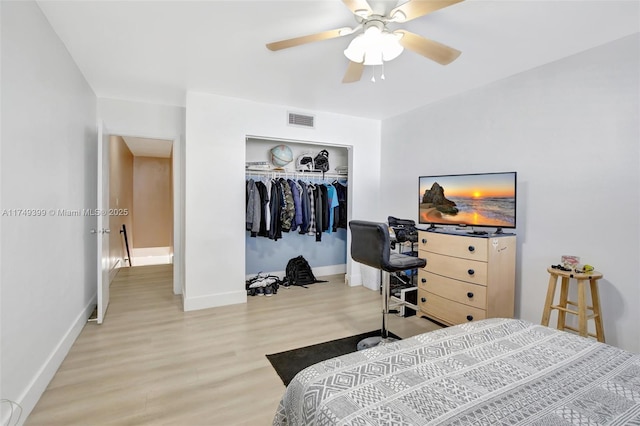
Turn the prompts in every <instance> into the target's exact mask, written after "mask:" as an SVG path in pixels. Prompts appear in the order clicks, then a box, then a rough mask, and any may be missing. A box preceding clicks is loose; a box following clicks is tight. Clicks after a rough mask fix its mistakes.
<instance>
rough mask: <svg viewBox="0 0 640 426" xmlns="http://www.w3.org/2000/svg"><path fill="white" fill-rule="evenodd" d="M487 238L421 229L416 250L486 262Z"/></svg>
mask: <svg viewBox="0 0 640 426" xmlns="http://www.w3.org/2000/svg"><path fill="white" fill-rule="evenodd" d="M487 240H488V238H478V237H464V236H453V237H452V236H451V235H447V234H438V233H435V232H425V231H421V232H420V233H419V237H418V250H426V251H429V252H431V253H440V254H446V255H447V256H454V257H461V258H464V259H473V260H480V261H484V262H486V261H487V259H488V254H487V253H488V248H487V244H488V243H487Z"/></svg>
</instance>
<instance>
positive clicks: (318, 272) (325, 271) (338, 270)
mask: <svg viewBox="0 0 640 426" xmlns="http://www.w3.org/2000/svg"><path fill="white" fill-rule="evenodd" d="M311 270H312V271H313V275H315V276H316V277H325V276H328V275H338V274H346V273H347V265H346V263H342V264H340V265H328V266H315V267H312V268H311ZM262 273H263V274H269V275H275V276H276V277H278V278H280V279H282V278H284V276H285V271H271V272H262ZM255 276H256V274H249V275H247V276H246V277H245V279H247V280H248V279H250V278H253V277H255Z"/></svg>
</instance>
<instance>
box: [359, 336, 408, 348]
mask: <svg viewBox="0 0 640 426" xmlns="http://www.w3.org/2000/svg"><path fill="white" fill-rule="evenodd" d="M396 340H398V339H394V338H393V337H387V338H386V339H383V338H382V336H373V337H367V338H366V339H362V340H360V341H359V342H358V346H357V349H358V350H359V351H362V350H365V349H369V348H373V347H375V346H378V345H384V344H385V343H391V342H395V341H396Z"/></svg>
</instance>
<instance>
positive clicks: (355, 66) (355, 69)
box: [342, 61, 364, 83]
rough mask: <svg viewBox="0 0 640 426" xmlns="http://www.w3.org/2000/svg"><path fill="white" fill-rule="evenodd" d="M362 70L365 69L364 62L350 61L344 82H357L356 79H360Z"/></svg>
mask: <svg viewBox="0 0 640 426" xmlns="http://www.w3.org/2000/svg"><path fill="white" fill-rule="evenodd" d="M362 71H364V63H358V62H353V61H349V67H348V68H347V72H346V73H345V74H344V78H343V79H342V82H343V83H355V82H356V81H360V78H361V77H362Z"/></svg>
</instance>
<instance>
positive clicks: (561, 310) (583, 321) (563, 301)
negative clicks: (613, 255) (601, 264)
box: [541, 268, 604, 343]
mask: <svg viewBox="0 0 640 426" xmlns="http://www.w3.org/2000/svg"><path fill="white" fill-rule="evenodd" d="M547 271H548V272H549V274H551V276H550V277H549V288H548V289H547V299H546V301H545V305H544V311H543V313H542V322H541V324H542V325H546V326H548V325H549V317H550V316H551V310H552V309H557V310H558V330H572V331H576V332H578V333H580V335H581V336H584V337H587V336H591V337H595V338H596V339H598V341H599V342H603V343H604V328H603V327H602V314H601V313H600V296H598V280H599V279H600V278H602V274H601V273H600V272H597V271H593V272H591V273H575V272H573V271H562V270H560V269H554V268H547ZM558 277H562V281H561V287H560V301H559V303H558V304H557V305H554V304H553V299H554V297H555V293H556V284H557V282H558ZM570 279H575V280H576V281H577V282H578V303H575V302H571V301H569V300H567V298H568V295H569V282H570ZM587 281H589V285H590V287H591V302H592V304H593V306H587V295H586V285H587ZM568 305H572V306H575V307H577V311H576V310H571V309H568V308H567V306H568ZM587 310H590V311H591V312H593V313H592V314H591V315H587ZM567 313H569V314H573V315H577V316H578V328H574V327H570V326H568V325H566V323H565V319H566V314H567ZM590 319H593V320H594V322H595V326H596V334H592V333H589V332H588V331H587V320H590Z"/></svg>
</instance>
